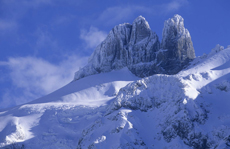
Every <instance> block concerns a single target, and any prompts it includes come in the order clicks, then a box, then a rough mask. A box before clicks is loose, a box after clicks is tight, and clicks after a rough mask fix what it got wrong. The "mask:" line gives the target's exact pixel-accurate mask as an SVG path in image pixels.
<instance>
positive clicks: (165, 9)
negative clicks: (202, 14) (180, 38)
mask: <svg viewBox="0 0 230 149" xmlns="http://www.w3.org/2000/svg"><path fill="white" fill-rule="evenodd" d="M187 4H188V1H187V0H172V1H170V2H168V3H162V4H158V5H152V6H141V5H130V6H115V7H109V8H107V9H106V10H104V11H103V12H102V13H101V14H100V16H99V17H98V22H100V23H103V24H105V25H114V24H117V23H121V22H125V21H126V20H128V19H129V18H133V17H137V16H138V15H143V14H150V15H162V14H168V13H173V12H174V11H177V10H179V9H180V8H181V7H183V6H186V5H187Z"/></svg>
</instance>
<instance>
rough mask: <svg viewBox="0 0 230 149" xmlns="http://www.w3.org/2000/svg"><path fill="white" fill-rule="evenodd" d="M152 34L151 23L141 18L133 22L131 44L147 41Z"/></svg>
mask: <svg viewBox="0 0 230 149" xmlns="http://www.w3.org/2000/svg"><path fill="white" fill-rule="evenodd" d="M151 33H152V31H151V29H150V27H149V23H148V22H147V21H146V20H145V18H144V17H142V16H139V17H137V18H136V19H135V20H134V21H133V24H132V33H131V40H130V42H131V43H132V44H135V43H137V42H139V41H141V40H143V39H145V38H146V37H149V36H150V35H151Z"/></svg>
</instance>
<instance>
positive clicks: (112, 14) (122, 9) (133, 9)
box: [98, 5, 152, 25]
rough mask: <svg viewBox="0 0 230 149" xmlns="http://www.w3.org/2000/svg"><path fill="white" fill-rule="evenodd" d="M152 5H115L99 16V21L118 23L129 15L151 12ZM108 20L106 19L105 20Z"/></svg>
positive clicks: (108, 23)
mask: <svg viewBox="0 0 230 149" xmlns="http://www.w3.org/2000/svg"><path fill="white" fill-rule="evenodd" d="M151 12H152V10H151V9H150V7H144V6H136V5H132V6H115V7H110V8H107V9H106V10H104V11H103V12H102V13H101V15H100V16H99V18H98V21H99V22H103V23H105V24H107V25H110V24H116V23H117V22H121V21H125V20H127V19H128V18H129V17H132V16H134V15H135V14H136V13H138V14H141V13H151ZM105 20H106V21H105Z"/></svg>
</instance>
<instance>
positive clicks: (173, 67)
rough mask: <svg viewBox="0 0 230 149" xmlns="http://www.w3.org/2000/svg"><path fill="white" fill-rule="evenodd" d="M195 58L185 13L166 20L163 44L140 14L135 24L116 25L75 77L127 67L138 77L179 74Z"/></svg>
mask: <svg viewBox="0 0 230 149" xmlns="http://www.w3.org/2000/svg"><path fill="white" fill-rule="evenodd" d="M193 58H195V52H194V49H193V44H192V41H191V36H190V34H189V32H188V30H187V29H185V28H184V22H183V18H182V17H181V16H179V15H175V16H174V17H173V18H172V19H169V20H167V21H166V22H165V25H164V29H163V39H162V43H161V45H160V41H159V39H158V36H157V35H156V33H154V32H152V30H151V29H150V27H149V24H148V22H147V21H146V20H145V18H144V17H142V16H139V17H137V18H136V19H135V20H134V21H133V23H132V25H131V24H128V23H125V24H120V25H118V26H115V27H114V28H113V29H112V30H111V31H110V32H109V35H108V36H107V37H106V39H105V40H104V41H103V42H102V43H101V44H100V45H99V46H97V48H96V49H95V51H94V52H93V54H92V55H91V56H90V58H89V63H88V65H87V66H85V67H84V68H82V69H81V70H79V71H78V72H76V74H75V80H78V79H80V78H82V77H85V76H89V75H93V74H97V73H101V72H109V71H111V70H117V69H121V68H123V67H128V69H129V70H130V71H131V72H132V73H134V74H135V75H136V76H138V77H146V76H150V75H153V74H157V73H162V74H175V73H177V72H179V71H180V70H181V69H183V67H184V66H185V65H187V63H188V62H189V61H190V60H192V59H193Z"/></svg>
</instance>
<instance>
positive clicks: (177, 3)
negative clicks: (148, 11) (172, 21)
mask: <svg viewBox="0 0 230 149" xmlns="http://www.w3.org/2000/svg"><path fill="white" fill-rule="evenodd" d="M187 4H188V1H187V0H173V1H171V2H170V3H166V4H163V5H162V6H161V7H162V10H163V11H162V12H163V13H170V12H174V11H177V10H179V9H180V8H181V7H183V6H186V5H187Z"/></svg>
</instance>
